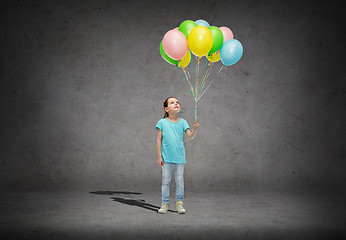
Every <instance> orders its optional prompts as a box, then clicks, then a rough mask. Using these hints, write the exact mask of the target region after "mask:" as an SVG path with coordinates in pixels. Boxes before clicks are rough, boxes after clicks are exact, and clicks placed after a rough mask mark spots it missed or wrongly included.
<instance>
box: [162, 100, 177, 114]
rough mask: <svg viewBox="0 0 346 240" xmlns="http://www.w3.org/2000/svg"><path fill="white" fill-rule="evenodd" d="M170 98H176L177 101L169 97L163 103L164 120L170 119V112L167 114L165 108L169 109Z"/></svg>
mask: <svg viewBox="0 0 346 240" xmlns="http://www.w3.org/2000/svg"><path fill="white" fill-rule="evenodd" d="M170 98H175V99H177V98H176V97H168V98H167V99H166V100H165V101H164V102H163V111H165V115H164V116H163V118H166V117H168V112H166V110H165V108H166V107H168V100H169V99H170Z"/></svg>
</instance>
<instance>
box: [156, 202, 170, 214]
mask: <svg viewBox="0 0 346 240" xmlns="http://www.w3.org/2000/svg"><path fill="white" fill-rule="evenodd" d="M167 210H168V205H167V204H164V203H162V205H161V208H160V209H159V211H157V212H158V213H160V214H165V213H166V212H167Z"/></svg>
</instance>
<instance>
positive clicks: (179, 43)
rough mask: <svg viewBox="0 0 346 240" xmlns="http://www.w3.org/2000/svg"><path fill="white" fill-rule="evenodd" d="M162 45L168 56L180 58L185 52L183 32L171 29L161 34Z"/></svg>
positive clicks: (175, 58) (185, 44)
mask: <svg viewBox="0 0 346 240" xmlns="http://www.w3.org/2000/svg"><path fill="white" fill-rule="evenodd" d="M162 47H163V50H164V51H165V53H167V55H168V56H169V57H170V58H172V59H174V60H180V59H182V58H183V57H184V56H185V53H186V52H187V39H186V37H185V35H184V33H182V32H180V31H179V30H174V29H173V30H170V31H168V32H167V33H166V34H165V36H163V40H162Z"/></svg>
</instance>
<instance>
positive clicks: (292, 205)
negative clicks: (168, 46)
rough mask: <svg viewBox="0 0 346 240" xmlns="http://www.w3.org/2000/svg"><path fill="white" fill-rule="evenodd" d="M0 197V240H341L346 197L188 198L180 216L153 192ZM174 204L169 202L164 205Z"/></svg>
mask: <svg viewBox="0 0 346 240" xmlns="http://www.w3.org/2000/svg"><path fill="white" fill-rule="evenodd" d="M119 192H120V191H115V190H112V191H104V190H103V191H102V190H97V191H92V192H91V193H89V192H63V193H62V192H60V193H57V192H55V193H53V192H44V193H39V192H36V193H34V192H27V193H4V194H2V199H1V200H0V203H1V217H0V223H1V232H0V237H1V239H344V238H345V237H346V226H345V222H346V211H345V210H346V209H345V206H344V204H343V203H344V202H345V200H346V196H345V195H344V196H340V195H338V196H337V195H334V196H330V195H325V194H321V193H318V192H314V193H309V194H308V195H307V194H306V193H295V194H287V193H264V192H261V193H255V192H237V193H236V192H228V193H226V192H210V193H187V194H186V195H187V196H186V199H185V202H184V206H185V208H186V209H187V214H185V215H179V214H177V213H176V212H174V211H172V212H168V213H167V214H165V215H160V214H157V213H156V211H157V209H158V208H159V206H160V202H159V201H158V196H157V193H148V192H144V193H142V194H124V193H122V194H120V193H119ZM174 205H175V203H174V202H172V203H171V206H174Z"/></svg>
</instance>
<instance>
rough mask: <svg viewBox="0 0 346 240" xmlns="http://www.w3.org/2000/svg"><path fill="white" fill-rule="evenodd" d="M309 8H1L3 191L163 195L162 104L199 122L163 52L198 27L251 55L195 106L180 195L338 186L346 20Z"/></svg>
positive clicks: (132, 4)
mask: <svg viewBox="0 0 346 240" xmlns="http://www.w3.org/2000/svg"><path fill="white" fill-rule="evenodd" d="M53 2H54V3H53ZM310 2H311V3H308V2H307V3H294V2H292V1H285V2H281V1H228V2H227V1H167V2H165V1H148V2H147V3H145V2H144V1H143V2H142V1H121V2H120V1H119V2H118V1H81V2H79V3H78V2H77V1H7V2H4V1H2V3H1V23H0V24H1V29H2V34H1V50H0V51H1V57H2V59H1V60H0V61H1V68H0V73H1V88H0V91H1V172H0V174H1V189H2V190H7V191H11V190H13V191H15V190H53V189H54V190H64V189H71V190H73V189H83V190H84V189H85V190H104V189H106V190H107V189H108V190H137V191H151V190H154V191H158V192H159V191H160V181H161V170H160V167H159V166H158V165H157V163H156V145H155V144H156V130H155V128H154V127H155V124H156V122H157V121H158V120H159V119H160V118H162V115H163V109H162V103H163V101H164V99H165V98H166V97H168V96H171V95H173V96H176V97H177V98H178V99H179V101H180V103H181V105H182V113H181V116H182V117H183V118H185V119H186V120H187V121H188V123H189V124H190V125H193V120H194V103H193V101H192V97H191V95H190V94H189V92H188V90H187V87H186V85H185V83H184V82H183V80H182V77H181V73H180V71H179V69H178V68H176V67H174V66H172V65H169V64H168V63H166V62H165V61H164V60H163V59H162V58H161V56H160V53H159V44H160V41H161V40H162V37H163V35H164V34H165V33H166V32H167V31H168V30H170V29H172V28H174V27H176V26H178V25H179V24H180V23H181V22H182V21H184V20H187V19H191V20H197V19H200V18H202V19H205V20H207V21H208V22H210V23H211V25H215V26H228V27H230V28H231V29H232V30H233V32H234V34H235V38H236V39H238V40H240V41H241V42H242V44H243V46H244V55H243V58H242V59H241V60H240V61H239V62H238V63H237V64H235V65H234V66H232V67H229V68H227V69H225V70H223V71H221V73H220V75H219V76H218V79H217V80H216V81H215V82H214V84H213V85H212V86H211V87H210V88H209V90H208V92H207V93H206V94H205V95H204V96H203V98H201V100H200V102H199V107H198V112H199V122H200V129H199V130H198V134H197V136H196V138H195V139H194V140H193V141H189V140H188V139H186V141H185V146H186V152H187V165H186V170H185V173H186V174H185V179H186V183H185V184H186V186H185V187H186V190H187V191H211V190H227V189H228V190H242V189H253V190H256V189H275V190H285V191H286V190H292V191H293V190H307V189H315V188H316V189H320V188H323V189H327V188H328V189H329V188H331V187H335V188H340V187H341V186H342V184H343V183H344V182H345V180H346V175H345V174H344V173H345V170H346V165H345V142H346V141H345V140H346V139H345V138H346V136H345V135H346V127H345V125H346V124H345V123H346V116H345V106H344V105H345V100H346V96H345V77H344V75H343V74H344V71H343V68H344V65H345V57H344V56H345V48H344V43H345V33H344V32H345V18H344V17H342V6H341V1H340V2H336V1H334V2H333V1H325V3H323V4H322V3H317V2H316V1H310ZM220 67H221V63H220V62H219V63H218V64H217V66H216V67H215V68H214V69H213V71H214V74H215V72H216V71H217V70H218V69H219V68H220Z"/></svg>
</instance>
